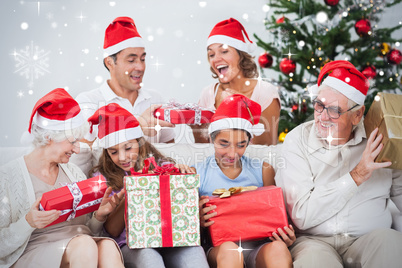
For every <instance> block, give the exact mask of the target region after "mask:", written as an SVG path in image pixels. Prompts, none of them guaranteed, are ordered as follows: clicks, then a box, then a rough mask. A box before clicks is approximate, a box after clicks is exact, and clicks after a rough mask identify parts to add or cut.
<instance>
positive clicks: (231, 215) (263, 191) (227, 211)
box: [206, 186, 288, 246]
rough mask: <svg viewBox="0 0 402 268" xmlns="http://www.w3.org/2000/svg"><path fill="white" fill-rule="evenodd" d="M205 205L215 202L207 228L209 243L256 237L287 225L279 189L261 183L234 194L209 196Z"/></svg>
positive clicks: (215, 244) (257, 238) (261, 237)
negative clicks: (214, 213)
mask: <svg viewBox="0 0 402 268" xmlns="http://www.w3.org/2000/svg"><path fill="white" fill-rule="evenodd" d="M206 205H207V206H212V205H216V209H215V211H216V212H217V215H216V216H214V217H213V218H211V220H212V221H214V224H212V225H211V226H210V227H209V232H210V235H211V240H212V244H213V246H219V245H220V244H222V243H223V242H226V241H233V242H237V241H239V240H241V241H247V240H259V239H264V238H267V237H270V236H272V232H276V231H277V229H278V228H283V227H284V226H288V218H287V214H286V208H285V202H284V199H283V194H282V189H281V188H280V187H276V186H264V187H260V188H258V189H257V190H254V191H247V192H240V193H236V194H234V195H232V196H230V197H228V198H219V197H216V196H213V197H209V202H208V203H207V204H206Z"/></svg>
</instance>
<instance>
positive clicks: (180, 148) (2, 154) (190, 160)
mask: <svg viewBox="0 0 402 268" xmlns="http://www.w3.org/2000/svg"><path fill="white" fill-rule="evenodd" d="M155 147H156V148H157V149H158V150H159V151H160V152H161V153H162V154H164V155H165V156H169V157H171V158H173V159H175V160H176V161H177V162H178V163H181V164H187V165H189V166H191V165H193V164H194V163H198V162H202V161H203V160H204V159H205V158H206V157H208V156H210V155H212V154H213V152H214V149H213V145H212V144H195V143H190V144H186V143H175V144H155ZM280 148H281V146H280V145H277V146H263V145H250V146H248V148H247V150H246V153H245V155H246V156H248V157H252V158H254V157H256V158H260V159H261V160H263V161H265V162H268V163H270V164H271V165H272V166H273V167H274V168H275V170H277V169H278V168H286V166H285V161H284V159H283V157H281V155H280ZM30 150H31V148H29V147H5V148H4V147H3V148H0V166H1V165H3V164H5V163H7V162H9V161H11V160H13V159H15V158H17V157H19V156H21V155H23V154H26V153H28V152H29V151H30ZM101 152H102V150H101V149H100V148H94V149H93V150H91V149H90V148H89V146H88V145H87V144H83V143H82V144H81V151H80V153H79V154H77V155H73V156H72V157H71V159H70V161H71V162H72V163H74V164H76V165H78V166H79V167H80V168H81V169H82V170H83V171H84V173H85V174H86V175H88V172H89V170H90V169H91V168H92V166H93V165H94V164H95V163H97V161H98V159H99V156H100V154H101ZM0 179H1V178H0ZM388 206H389V209H390V210H391V212H392V215H393V228H394V229H396V230H398V231H402V214H401V213H400V212H399V210H398V209H397V208H396V206H395V204H393V203H392V202H388Z"/></svg>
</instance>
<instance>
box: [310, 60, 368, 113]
mask: <svg viewBox="0 0 402 268" xmlns="http://www.w3.org/2000/svg"><path fill="white" fill-rule="evenodd" d="M330 71H332V72H331V73H330V74H329V75H328V77H327V78H325V80H324V82H323V83H322V84H324V85H327V86H330V87H332V88H334V89H336V90H337V91H339V92H340V93H342V94H343V95H345V96H346V97H347V98H348V99H350V100H352V101H354V102H356V103H357V104H359V105H363V104H364V100H365V98H366V95H367V91H368V89H369V86H370V84H369V81H368V80H367V78H366V77H365V76H364V75H363V74H362V73H361V72H360V71H359V70H357V69H356V67H355V66H354V65H353V64H352V63H350V62H348V61H345V60H336V61H332V62H329V63H327V64H325V65H324V67H323V68H322V70H321V72H320V75H319V76H318V80H317V85H318V86H320V84H321V81H322V79H323V77H324V75H325V74H327V73H328V72H330Z"/></svg>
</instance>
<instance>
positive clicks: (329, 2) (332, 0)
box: [324, 0, 339, 7]
mask: <svg viewBox="0 0 402 268" xmlns="http://www.w3.org/2000/svg"><path fill="white" fill-rule="evenodd" d="M324 2H325V4H327V5H328V6H331V7H333V6H336V5H337V4H338V3H339V0H324Z"/></svg>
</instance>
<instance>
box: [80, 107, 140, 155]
mask: <svg viewBox="0 0 402 268" xmlns="http://www.w3.org/2000/svg"><path fill="white" fill-rule="evenodd" d="M88 122H90V123H91V128H90V130H89V132H90V133H93V125H98V138H99V146H100V147H103V148H109V147H112V146H114V145H116V144H119V143H122V142H125V141H129V140H133V139H137V138H140V137H142V136H144V134H143V133H142V130H141V127H140V124H139V123H138V120H137V119H136V118H135V117H134V115H133V114H131V113H130V112H129V111H127V110H126V109H124V108H122V107H121V106H120V105H118V104H116V103H110V104H108V105H106V106H103V107H101V108H99V109H98V110H97V111H96V112H95V113H94V114H93V115H92V116H91V117H90V118H88Z"/></svg>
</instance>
